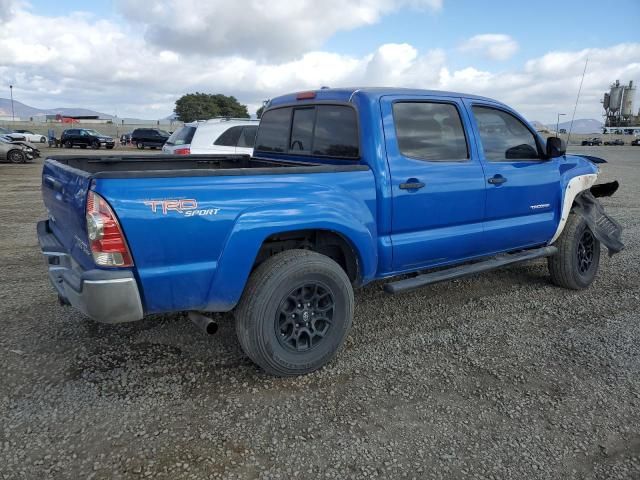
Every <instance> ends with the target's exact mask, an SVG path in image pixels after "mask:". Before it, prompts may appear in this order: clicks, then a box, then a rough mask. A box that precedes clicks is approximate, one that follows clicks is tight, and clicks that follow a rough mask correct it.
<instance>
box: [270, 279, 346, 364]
mask: <svg viewBox="0 0 640 480" xmlns="http://www.w3.org/2000/svg"><path fill="white" fill-rule="evenodd" d="M335 310H336V306H335V300H334V296H333V292H332V291H331V289H329V287H327V286H326V285H324V284H323V283H320V282H307V283H305V284H303V285H301V286H299V287H296V288H295V289H293V290H291V292H289V293H288V294H287V295H285V297H284V298H283V299H282V301H281V302H280V306H279V307H278V310H277V312H276V318H275V329H276V336H277V337H278V341H279V342H280V344H281V345H282V346H283V347H284V348H286V349H287V350H289V351H293V352H296V353H301V352H308V351H309V350H311V349H313V348H316V347H317V346H318V345H320V344H321V343H322V341H323V340H324V339H325V338H326V337H327V333H328V332H329V330H330V329H331V327H332V325H333V319H334V314H335Z"/></svg>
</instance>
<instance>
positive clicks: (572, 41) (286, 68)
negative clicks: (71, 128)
mask: <svg viewBox="0 0 640 480" xmlns="http://www.w3.org/2000/svg"><path fill="white" fill-rule="evenodd" d="M639 18H640V1H639V0H617V1H616V2H615V7H607V6H606V3H604V2H602V1H601V0H599V1H591V0H582V1H574V0H566V1H562V0H560V1H558V0H555V1H547V0H538V1H537V2H516V1H513V0H509V1H503V0H486V1H482V2H479V1H472V0H315V1H314V0H235V1H229V0H206V1H205V0H158V1H152V0H114V1H108V0H92V1H87V0H84V1H77V0H57V1H55V2H52V1H50V0H0V97H9V85H13V86H14V88H13V93H14V99H15V100H19V101H21V102H23V103H26V104H28V105H31V106H35V107H39V108H56V107H84V108H91V109H94V110H98V111H100V112H103V113H107V114H110V115H117V116H120V117H137V118H147V119H157V118H164V117H166V116H167V115H169V114H171V112H172V111H173V108H174V104H175V100H176V99H177V98H179V97H180V96H181V95H183V94H185V93H190V92H195V91H199V92H207V93H223V94H225V95H234V96H235V97H236V98H238V100H239V101H240V102H242V103H244V104H247V105H248V106H249V111H250V112H251V113H253V112H255V110H256V109H257V108H258V107H259V106H260V105H261V104H262V101H263V100H265V99H268V98H273V97H274V96H277V95H280V94H284V93H287V92H291V91H298V90H306V89H313V88H319V87H320V86H331V87H345V86H397V87H415V88H426V89H436V90H449V91H457V92H465V93H471V94H476V95H485V96H488V97H492V98H495V99H498V100H500V101H503V102H505V103H507V104H509V105H511V106H513V107H514V108H516V109H517V110H519V111H520V112H521V113H522V114H523V115H525V116H526V117H527V118H528V119H529V120H538V121H542V122H543V123H555V120H556V115H557V113H566V114H567V117H565V119H568V118H570V115H571V114H572V113H573V108H574V104H575V101H576V95H577V92H578V87H579V85H580V80H581V77H582V72H583V69H584V66H585V61H586V60H587V59H588V65H587V72H586V76H585V79H584V85H583V88H582V94H581V97H580V102H579V104H578V108H577V112H576V118H595V119H602V116H601V115H602V107H601V105H600V99H601V98H602V95H603V93H604V92H605V91H606V90H608V87H609V84H610V83H611V82H613V81H615V80H616V79H620V80H621V81H623V82H625V83H627V82H628V81H629V80H633V81H634V82H638V81H640V30H639V29H638V28H639V27H638V19H639ZM3 90H6V94H3ZM639 107H640V95H638V96H637V99H636V103H635V109H636V110H637V109H638V108H639Z"/></svg>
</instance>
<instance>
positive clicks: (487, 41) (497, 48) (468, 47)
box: [460, 33, 518, 60]
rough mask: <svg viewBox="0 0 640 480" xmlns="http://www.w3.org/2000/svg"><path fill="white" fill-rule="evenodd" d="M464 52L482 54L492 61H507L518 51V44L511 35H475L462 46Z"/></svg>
mask: <svg viewBox="0 0 640 480" xmlns="http://www.w3.org/2000/svg"><path fill="white" fill-rule="evenodd" d="M460 50H461V51H463V52H473V53H480V54H481V55H483V56H485V57H486V58H490V59H491V60H507V59H509V58H511V57H512V56H513V54H515V53H516V52H517V51H518V42H516V41H515V40H514V39H513V38H511V37H510V36H509V35H504V34H501V33H485V34H482V35H475V36H473V37H471V38H470V39H468V40H466V41H465V42H463V43H462V45H460Z"/></svg>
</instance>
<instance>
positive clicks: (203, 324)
mask: <svg viewBox="0 0 640 480" xmlns="http://www.w3.org/2000/svg"><path fill="white" fill-rule="evenodd" d="M189 320H191V321H192V322H193V323H194V324H195V325H196V327H198V328H199V329H200V330H202V331H203V332H204V333H206V334H207V335H213V334H214V333H216V332H217V331H218V324H217V323H216V322H215V321H214V320H213V319H212V318H209V317H207V316H205V315H203V314H201V313H200V312H189Z"/></svg>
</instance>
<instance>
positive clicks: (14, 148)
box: [0, 135, 40, 163]
mask: <svg viewBox="0 0 640 480" xmlns="http://www.w3.org/2000/svg"><path fill="white" fill-rule="evenodd" d="M39 156H40V151H39V150H38V149H37V148H35V147H34V146H33V145H30V144H29V143H26V142H21V141H17V140H14V139H12V138H11V137H7V136H4V135H0V162H11V163H26V162H28V161H31V160H33V159H35V158H38V157H39Z"/></svg>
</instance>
